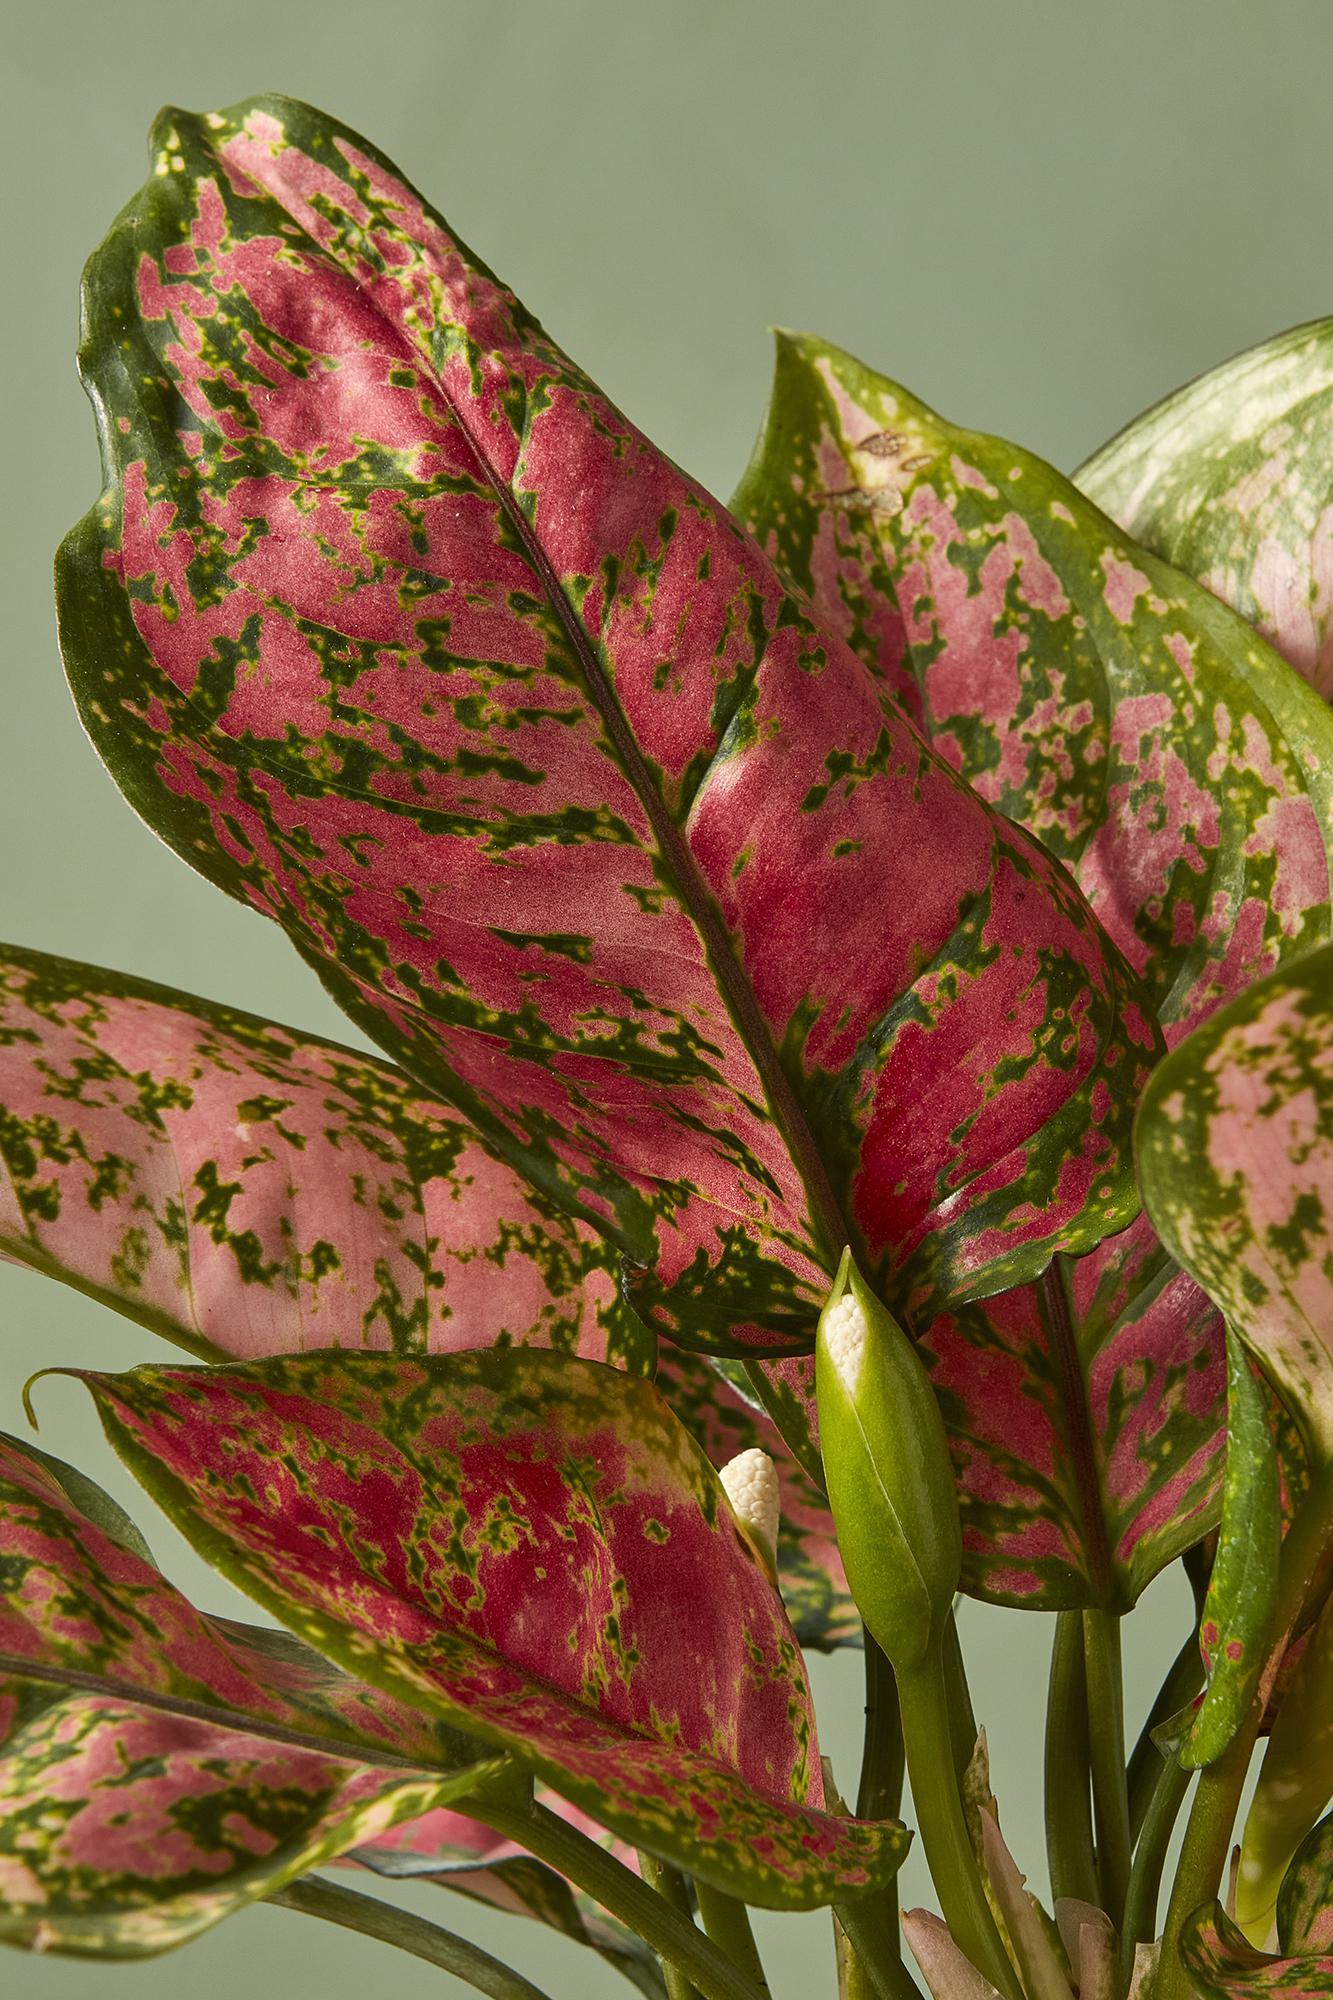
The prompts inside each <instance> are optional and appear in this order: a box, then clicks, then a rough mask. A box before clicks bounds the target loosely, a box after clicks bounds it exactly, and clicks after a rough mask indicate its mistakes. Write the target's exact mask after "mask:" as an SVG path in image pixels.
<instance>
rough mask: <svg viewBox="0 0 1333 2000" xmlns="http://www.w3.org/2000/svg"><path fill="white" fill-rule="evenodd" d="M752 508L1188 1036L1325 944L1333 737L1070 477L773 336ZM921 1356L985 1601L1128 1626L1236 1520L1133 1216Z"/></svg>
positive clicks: (973, 1310)
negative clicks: (938, 1403) (1224, 1507)
mask: <svg viewBox="0 0 1333 2000" xmlns="http://www.w3.org/2000/svg"><path fill="white" fill-rule="evenodd" d="M735 504H736V507H737V511H738V512H740V513H741V515H742V517H743V518H744V519H745V520H746V521H747V523H748V524H749V525H750V526H751V527H752V528H753V529H754V530H755V531H756V533H758V534H759V536H760V538H761V539H762V540H763V541H764V543H765V546H766V547H767V548H768V549H769V551H770V553H772V554H773V555H774V556H775V557H776V559H777V560H778V561H780V562H781V563H782V564H784V565H785V567H786V568H787V569H788V570H789V572H790V573H791V574H792V575H793V576H794V577H795V578H796V580H797V581H798V582H799V583H801V584H802V585H803V586H804V587H805V588H806V589H807V590H808V591H809V592H810V593H811V595H812V596H813V598H814V600H815V604H816V608H817V610H818V612H819V614H820V615H821V617H822V619H823V620H824V622H825V623H826V624H831V625H833V626H834V627H835V628H836V629H837V630H839V631H840V632H841V633H842V635H843V636H844V637H845V638H846V639H847V640H848V642H849V643H850V644H852V645H854V646H855V647H856V648H857V650H858V651H859V652H860V653H861V656H862V658H863V659H865V660H866V661H867V663H868V664H869V665H871V666H872V667H874V668H875V669H876V670H877V671H878V672H879V673H880V674H881V675H882V676H883V677H884V678H885V679H886V681H887V682H888V683H889V684H890V685H891V686H893V687H894V688H896V690H897V691H898V693H899V696H900V698H901V699H902V700H903V701H904V702H906V703H907V704H908V705H909V706H911V707H912V708H913V712H914V713H915V714H916V716H917V718H918V721H919V722H920V724H921V726H922V727H923V729H924V730H925V732H926V734H927V735H928V736H929V738H930V739H931V741H932V742H933V743H934V745H935V747H936V748H937V749H939V750H941V751H942V752H943V753H944V754H945V755H946V756H947V757H949V758H950V759H951V760H952V761H953V762H954V763H956V764H957V766H958V768H959V769H960V770H961V771H962V773H963V775H964V776H966V777H967V778H968V779H969V780H970V781H971V782H972V783H973V784H974V785H975V786H976V787H977V788H978V789H979V790H981V791H982V792H983V793H984V795H985V796H987V797H988V798H990V799H991V800H993V802H994V803H996V804H997V805H998V806H999V807H1000V808H1001V809H1002V810H1003V811H1005V812H1007V813H1010V814H1012V815H1013V816H1014V817H1015V818H1016V819H1018V820H1019V821H1021V822H1022V823H1023V824H1024V825H1026V826H1027V827H1029V828H1030V829H1031V830H1032V831H1033V832H1035V833H1037V834H1038V835H1040V837H1041V838H1042V839H1043V840H1044V841H1045V842H1046V843H1047V844H1048V845H1049V846H1050V847H1051V848H1052V850H1053V851H1054V852H1055V853H1057V854H1059V855H1060V857H1061V859H1062V860H1064V861H1065V862H1066V864H1067V865H1068V866H1069V867H1070V868H1071V870H1072V871H1073V873H1074V874H1075V877H1076V879H1077V880H1078V881H1079V882H1080V885H1081V886H1082V887H1083V889H1084V890H1085V892H1086V893H1087V894H1088V896H1089V898H1090V900H1091V901H1092V902H1093V905H1094V907H1095V908H1096V909H1097V911H1098V913H1099V915H1100V916H1101V918H1102V921H1103V923H1104V924H1105V926H1106V927H1107V929H1108V930H1109V931H1110V932H1111V934H1112V935H1113V936H1114V937H1115V938H1116V939H1117V941H1118V942H1119V943H1120V944H1121V945H1122V947H1123V948H1124V949H1125V950H1126V952H1127V953H1128V955H1129V956H1130V958H1131V959H1132V960H1133V962H1134V963H1135V964H1136V965H1137V966H1139V967H1140V969H1141V970H1142V972H1143V974H1144V976H1145V978H1146V979H1147V980H1148V981H1149V983H1150V985H1151V987H1152V989H1153V991H1154V994H1155V996H1156V999H1157V1004H1158V1006H1159V1008H1160V1009H1161V1012H1162V1018H1163V1022H1164V1025H1165V1028H1166V1033H1167V1038H1168V1040H1174V1039H1177V1038H1178V1037H1179V1036H1180V1035H1181V1034H1182V1033H1183V1032H1184V1031H1185V1029H1186V1027H1187V1025H1188V1024H1189V1023H1190V1022H1191V1021H1194V1020H1197V1019H1200V1018H1202V1017H1203V1016H1204V1015H1206V1013H1207V1012H1208V1011H1209V1010H1210V1009H1211V1008H1212V1007H1214V1006H1215V1005H1216V1004H1218V1002H1219V1001H1220V1000H1222V999H1225V998H1226V997H1228V996H1229V995H1230V994H1231V993H1233V992H1236V991H1239V990H1241V988H1242V987H1243V986H1244V984H1245V983H1246V982H1247V981H1249V980H1250V979H1252V978H1254V977H1255V976H1256V975H1257V974H1259V973H1262V972H1264V971H1266V970H1268V969H1269V968H1270V967H1271V966H1273V965H1274V964H1278V963H1283V962H1285V961H1286V960H1287V959H1289V958H1290V957H1292V956H1294V955H1298V954H1299V953H1301V952H1302V951H1303V950H1305V949H1306V948H1308V947H1309V946H1310V945H1312V944H1317V943H1318V942H1319V941H1321V940H1322V939H1323V938H1324V937H1326V936H1327V935H1328V924H1329V873H1328V863H1327V854H1326V848H1325V841H1326V838H1327V835H1328V828H1329V825H1330V815H1331V813H1333V789H1331V786H1330V774H1333V719H1331V718H1330V717H1329V715H1328V712H1327V710H1326V709H1324V708H1323V706H1322V705H1321V704H1320V703H1319V702H1318V701H1317V700H1316V699H1315V698H1314V697H1313V695H1312V694H1311V693H1310V690H1309V689H1308V688H1306V687H1304V686H1303V685H1302V684H1301V683H1299V682H1298V681H1297V680H1296V678H1295V677H1294V676H1293V675H1292V674H1291V673H1290V672H1289V671H1288V670H1286V669H1285V668H1284V666H1283V664H1282V663H1281V662H1280V661H1279V660H1277V659H1276V657H1275V656H1273V655H1272V654H1271V653H1270V652H1269V651H1268V649H1267V648H1266V647H1265V646H1264V645H1263V643H1262V642H1261V641H1259V640H1258V639H1256V637H1255V635H1254V634H1253V633H1252V632H1250V631H1249V630H1248V629H1247V628H1246V627H1244V625H1243V624H1242V623H1241V622H1240V621H1239V620H1238V619H1236V618H1235V617H1233V616H1231V615H1230V614H1228V613H1227V612H1226V611H1224V610H1223V609H1221V608H1220V607H1219V606H1218V605H1217V604H1216V603H1215V602H1214V601H1213V600H1212V599H1211V598H1210V597H1209V596H1208V595H1207V593H1206V592H1204V591H1202V590H1201V589H1200V588H1199V587H1198V586H1197V585H1195V584H1193V583H1191V582H1190V580H1189V579H1188V578H1186V577H1184V576H1180V575H1178V574H1177V573H1175V572H1174V571H1171V570H1169V569H1168V568H1167V567H1166V566H1165V565H1164V564H1162V563H1160V562H1158V561H1156V560H1155V559H1154V558H1153V557H1152V556H1150V555H1149V554H1148V553H1147V552H1146V551H1143V550H1139V549H1137V548H1136V547H1135V546H1134V545H1133V544H1132V543H1130V542H1129V541H1128V539H1127V538H1126V537H1125V536H1123V535H1122V534H1120V533H1119V532H1118V531H1117V530H1116V529H1115V528H1114V527H1113V525H1112V524H1111V523H1110V522H1108V521H1107V520H1106V519H1105V517H1104V516H1103V515H1102V514H1100V513H1099V511H1098V510H1097V509H1096V508H1095V507H1093V506H1092V505H1090V503H1089V502H1088V501H1087V500H1086V499H1085V498H1084V497H1083V496H1082V495H1081V494H1080V493H1079V492H1078V491H1077V490H1076V489H1075V488H1074V487H1073V486H1072V485H1071V484H1070V482H1069V481H1067V480H1065V479H1063V478H1062V477H1061V476H1060V475H1059V474H1058V473H1056V472H1055V471H1054V470H1053V469H1052V468H1051V467H1049V466H1047V465H1045V464H1043V463H1042V461H1040V460H1039V459H1037V458H1035V457H1033V455H1032V454H1031V453H1028V452H1024V451H1023V450H1021V449H1020V448H1019V447H1017V446H1014V445H1011V444H1008V443H1006V442H1005V441H1003V440H1000V439H996V438H992V437H986V436H984V435H982V434H980V433H976V432H969V431H964V430H960V429H958V428H957V427H955V426H953V425H950V424H948V423H947V422H945V421H944V420H943V419H942V418H940V417H939V416H938V415H937V414H936V413H935V412H934V411H931V410H929V409H928V408H927V407H926V406H925V405H924V404H923V403H921V402H920V401H919V400H918V399H916V398H915V397H913V396H911V395H910V394H909V393H908V392H907V391H906V390H904V389H902V388H901V387H900V386H899V385H898V384H896V383H893V382H891V381H889V380H888V378H886V377H884V376H881V375H877V374H876V373H875V372H874V371H873V370H871V369H869V368H866V367H864V366H863V365H862V364H861V363H859V362H857V361H855V360H854V359H853V358H852V357H851V356H850V355H847V354H845V353H843V352H842V351H841V350H839V349H836V348H833V347H830V346H828V345H826V344H824V343H821V342H819V341H816V340H813V339H808V338H796V337H790V336H783V337H780V339H779V346H778V362H777V374H776V379H775V385H774V391H773V400H772V404H771V407H770V411H769V416H768V421H767V424H766V426H765V429H764V432H763V434H762V435H761V438H760V441H759V445H758V446H757V448H756V452H755V456H754V459H753V461H752V463H751V466H750V469H749V471H748V473H747V474H746V477H745V480H744V481H743V482H742V485H741V488H740V490H739V492H738V494H737V497H736V502H735ZM924 1338H925V1343H926V1345H927V1347H928V1348H929V1349H930V1350H931V1352H932V1353H933V1354H934V1356H935V1364H936V1365H935V1383H936V1387H937V1389H938V1390H939V1392H940V1395H941V1400H942V1403H943V1404H944V1407H945V1410H946V1415H947V1417H948V1421H949V1425H950V1429H951V1432H952V1434H953V1439H954V1448H955V1457H956V1464H957V1468H958V1472H959V1478H960V1482H961V1487H962V1502H963V1508H964V1521H965V1533H966V1540H967V1553H966V1556H965V1561H966V1564H967V1588H969V1589H970V1590H973V1591H975V1592H977V1593H978V1594H980V1595H983V1596H991V1597H995V1598H998V1599H999V1600H1000V1601H1004V1602H1016V1603H1028V1604H1048V1605H1052V1606H1055V1605H1070V1604H1087V1603H1104V1604H1107V1605H1115V1604H1119V1605H1120V1606H1121V1607H1122V1608H1123V1606H1124V1605H1125V1604H1127V1603H1128V1602H1132V1601H1133V1598H1134V1597H1135V1596H1136V1595H1137V1594H1138V1592H1139V1590H1141V1589H1142V1587H1143V1585H1144V1584H1145V1583H1146V1582H1147V1581H1148V1580H1149V1578H1150V1577H1151V1576H1152V1575H1153V1574H1155V1573H1156V1571H1157V1570H1158V1569H1159V1568H1160V1567H1161V1566H1162V1565H1163V1563H1165V1562H1166V1561H1168V1560H1170V1558H1171V1557H1172V1556H1174V1555H1177V1554H1179V1553H1180V1551H1181V1549H1182V1548H1183V1547H1185V1546H1188V1544H1189V1543H1190V1542H1191V1541H1193V1540H1196V1539H1197V1538H1198V1536H1199V1535H1200V1534H1201V1533H1202V1532H1203V1531H1204V1530H1205V1529H1206V1528H1207V1527H1208V1526H1210V1525H1211V1523H1212V1521H1213V1520H1214V1519H1215V1518H1216V1507H1217V1500H1218V1493H1219V1486H1220V1477H1221V1465H1222V1444H1223V1434H1224V1408H1225V1380H1226V1377H1225V1360H1224V1354H1223V1330H1222V1323H1221V1320H1220V1317H1219V1316H1218V1314H1217V1313H1216V1311H1215V1310H1214V1309H1213V1307H1212V1306H1211V1304H1210V1302H1209V1300H1208V1299H1207V1298H1206V1297H1205V1296H1204V1295H1203V1294H1202V1293H1201V1292H1200V1291H1199V1289H1198V1287H1197V1286H1196V1285H1194V1284H1193V1283H1192V1282H1190V1281H1189V1280H1188V1279H1186V1278H1184V1277H1182V1276H1181V1274H1180V1273H1179V1272H1178V1271H1177V1270H1176V1269H1175V1267H1174V1266H1173V1264H1172V1262H1171V1260H1170V1258H1169V1257H1168V1256H1167V1255H1166V1254H1165V1252H1164V1251H1163V1250H1162V1248H1161V1246H1160V1244H1159V1243H1158V1242H1157V1239H1156V1237H1155V1236H1154V1234H1153V1232H1152V1230H1151V1228H1150V1227H1149V1226H1148V1225H1147V1224H1146V1223H1145V1222H1144V1221H1143V1220H1142V1219H1141V1218H1140V1219H1139V1220H1138V1221H1136V1222H1135V1224H1134V1225H1133V1226H1132V1227H1131V1228H1129V1229H1127V1230H1126V1231H1124V1232H1123V1233H1122V1234H1120V1235H1119V1236H1112V1237H1109V1238H1108V1239H1107V1240H1106V1241H1105V1242H1103V1243H1102V1244H1101V1245H1100V1246H1098V1247H1097V1248H1096V1249H1095V1250H1093V1251H1092V1252H1091V1253H1089V1254H1088V1255H1087V1256H1085V1257H1083V1258H1065V1257H1058V1258H1057V1259H1056V1260H1055V1263H1054V1265H1053V1267H1052V1271H1051V1273H1050V1274H1049V1276H1048V1278H1047V1280H1046V1282H1045V1284H1044V1285H1043V1286H1042V1287H1035V1286H1034V1287H1026V1288H1023V1289H1016V1290H1014V1291H1012V1292H1010V1293H1008V1294H1006V1295H1004V1296H1003V1297H1001V1298H993V1299H990V1300H988V1301H986V1302H985V1303H984V1304H966V1305H964V1306H963V1307H961V1308H952V1309H950V1310H947V1311H946V1312H944V1313H943V1314H941V1315H939V1316H938V1317H937V1318H936V1320H935V1322H934V1324H933V1325H931V1326H929V1327H926V1328H925V1332H924ZM788 1373H789V1374H790V1370H788ZM798 1420H799V1419H798V1418H796V1417H794V1414H793V1413H792V1412H790V1411H788V1414H787V1419H786V1425H787V1430H788V1435H789V1436H790V1437H792V1439H793V1442H794V1443H796V1444H798V1445H799V1443H800V1437H799V1433H798V1431H797V1430H796V1428H795V1422H796V1421H798Z"/></svg>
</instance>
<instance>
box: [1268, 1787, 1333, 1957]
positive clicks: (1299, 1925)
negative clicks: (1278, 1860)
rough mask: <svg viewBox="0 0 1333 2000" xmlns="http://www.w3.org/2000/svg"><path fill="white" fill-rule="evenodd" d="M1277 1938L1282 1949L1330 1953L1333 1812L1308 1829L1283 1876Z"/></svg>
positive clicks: (1332, 1942)
mask: <svg viewBox="0 0 1333 2000" xmlns="http://www.w3.org/2000/svg"><path fill="white" fill-rule="evenodd" d="M1277 1941H1278V1947H1279V1949H1280V1950H1282V1951H1288V1952H1309V1951H1322V1952H1328V1953H1329V1954H1330V1955H1333V1813H1329V1814H1327V1815H1326V1816H1325V1818H1323V1819H1321V1820H1320V1822H1319V1824H1318V1826H1316V1827H1313V1828H1311V1830H1310V1832H1309V1834H1308V1835H1307V1836H1306V1838H1305V1839H1304V1840H1303V1841H1302V1842H1301V1844H1300V1847H1299V1848H1298V1850H1297V1852H1296V1854H1295V1856H1294V1857H1293V1860H1292V1864H1291V1866H1290V1868H1289V1869H1288V1870H1287V1872H1286V1874H1285V1875H1284V1877H1283V1878H1282V1887H1281V1889H1280V1891H1279V1892H1278V1899H1277Z"/></svg>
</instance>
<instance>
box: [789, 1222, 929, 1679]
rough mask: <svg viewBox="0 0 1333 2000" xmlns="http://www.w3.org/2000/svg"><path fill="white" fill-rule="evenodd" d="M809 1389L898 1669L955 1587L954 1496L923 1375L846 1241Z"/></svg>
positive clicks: (867, 1609)
mask: <svg viewBox="0 0 1333 2000" xmlns="http://www.w3.org/2000/svg"><path fill="white" fill-rule="evenodd" d="M815 1389H816V1395H817V1398H818V1404H819V1431H820V1448H821V1450H822V1453H823V1458H824V1474H825V1478H826V1480H827V1483H828V1493H829V1501H830V1504H831V1506H832V1508H833V1518H834V1521H835V1522H836V1524H837V1530H838V1546H839V1548H840V1550H841V1552H842V1558H843V1562H844V1564H845V1566H846V1570H847V1577H848V1581H849V1583H850V1584H851V1588H852V1591H853V1594H854V1595H855V1598H856V1601H857V1604H858V1606H859V1608H860V1612H861V1616H862V1617H863V1618H864V1620H865V1622H866V1625H867V1627H868V1628H869V1630H870V1631H871V1632H872V1633H873V1634H874V1637H875V1638H876V1640H877V1641H878V1642H879V1644H880V1646H881V1647H882V1648H883V1650H884V1652H885V1654H886V1656H887V1657H888V1659H889V1660H890V1662H891V1663H892V1665H893V1667H894V1669H895V1671H896V1672H898V1673H903V1672H904V1671H906V1670H907V1669H909V1668H911V1667H914V1666H916V1665H918V1664H919V1663H920V1662H921V1661H922V1660H923V1659H924V1658H925V1657H926V1655H927V1654H928V1653H929V1652H930V1651H931V1649H932V1648H933V1647H934V1646H935V1645H937V1644H938V1642H939V1640H940V1637H941V1635H942V1633H943V1630H944V1625H945V1621H946V1619H947V1618H948V1615H949V1611H950V1608H951V1606H952V1603H953V1597H954V1592H955V1591H956V1590H957V1588H958V1577H959V1572H960V1569H961V1566H962V1555H963V1543H962V1530H961V1527H960V1525H959V1518H958V1497H957V1494H956V1491H955V1489H954V1480H953V1470H952V1467H951V1465H950V1461H949V1444H948V1439H947V1437H946V1436H945V1431H944V1422H943V1419H942V1418H941V1416H940V1412H939V1406H938V1404H937V1403H936V1401H935V1393H934V1391H933V1389H932V1388H931V1386H930V1378H929V1377H928V1376H927V1374H926V1371H925V1369H924V1367H923V1366H922V1364H921V1361H920V1359H919V1357H918V1355H917V1352H916V1349H915V1348H914V1347H913V1345H912V1343H911V1341H910V1340H909V1339H908V1337H907V1335H906V1334H905V1333H904V1332H903V1330H902V1328H901V1327H900V1326H899V1325H898V1323H897V1321H896V1320H895V1319H894V1317H893V1315H892V1314H891V1313H890V1312H889V1311H888V1309H887V1307H885V1306H884V1305H882V1304H881V1302H880V1300H879V1299H877V1298H876V1296H875V1294H874V1293H873V1292H872V1291H871V1289H870V1287H869V1286H868V1285H867V1284H866V1282H865V1280H864V1278H863V1277H862V1276H861V1274H860V1272H859V1271H858V1270H857V1268H856V1265H855V1263H854V1262H853V1260H852V1253H851V1251H850V1250H846V1251H844V1252H843V1258H842V1262H841V1264H840V1265H839V1266H838V1275H837V1277H836V1278H835V1280H834V1282H833V1289H832V1291H831V1292H830V1293H829V1296H828V1300H827V1303H826V1304H825V1307H824V1310H823V1312H822V1314H821V1315H820V1320H819V1333H818V1339H817V1344H816V1348H815Z"/></svg>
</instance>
